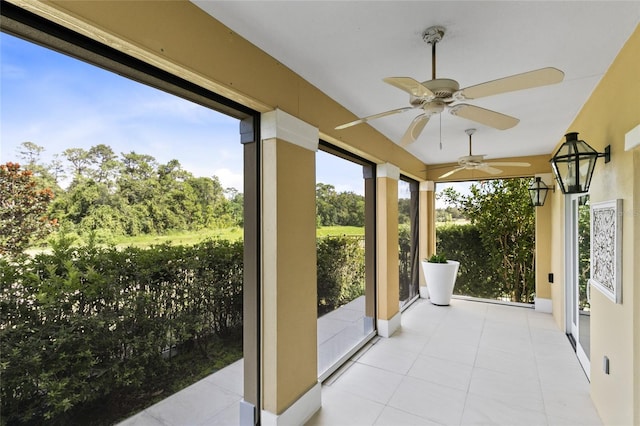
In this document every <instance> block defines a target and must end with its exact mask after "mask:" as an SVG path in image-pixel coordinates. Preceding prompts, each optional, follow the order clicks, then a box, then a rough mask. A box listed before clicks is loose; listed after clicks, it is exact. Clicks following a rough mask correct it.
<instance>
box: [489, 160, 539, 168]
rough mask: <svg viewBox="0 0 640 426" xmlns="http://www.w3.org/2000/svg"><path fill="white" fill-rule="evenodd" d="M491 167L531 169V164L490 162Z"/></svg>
mask: <svg viewBox="0 0 640 426" xmlns="http://www.w3.org/2000/svg"><path fill="white" fill-rule="evenodd" d="M485 164H489V165H491V166H501V167H530V166H531V164H530V163H525V162H522V161H489V162H488V163H485Z"/></svg>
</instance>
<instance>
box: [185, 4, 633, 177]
mask: <svg viewBox="0 0 640 426" xmlns="http://www.w3.org/2000/svg"><path fill="white" fill-rule="evenodd" d="M192 1H193V2H194V3H195V4H196V5H198V6H199V7H201V8H202V9H203V10H205V11H206V12H208V13H209V14H210V15H212V16H213V17H215V18H216V19H218V20H219V21H221V22H222V23H224V24H225V25H227V26H228V27H230V28H231V29H232V30H233V31H235V32H236V33H238V34H240V35H241V36H243V37H245V38H246V39H247V40H249V41H250V42H251V43H253V44H255V45H256V46H258V47H259V48H261V49H262V50H264V51H265V52H267V53H268V54H269V55H271V56H273V57H274V58H276V59H277V60H278V61H280V62H281V63H283V64H285V65H286V66H288V67H289V68H290V69H292V70H293V71H295V72H296V73H297V74H299V75H300V76H302V77H303V78H305V79H306V80H307V81H309V82H310V83H311V84H313V85H315V86H316V87H318V88H319V89H320V90H322V91H323V92H324V93H326V94H327V95H328V96H330V97H331V98H333V99H335V100H336V101H337V102H339V103H340V104H342V105H344V106H345V107H346V108H347V109H349V110H350V111H351V112H353V113H354V114H355V115H356V116H359V117H361V116H367V115H371V114H375V113H379V112H382V111H387V110H390V109H395V108H400V107H405V106H408V101H409V100H408V95H407V94H406V93H405V92H402V91H401V90H399V89H396V88H394V87H392V86H390V85H388V84H386V83H384V82H383V81H382V79H383V78H384V77H390V76H406V77H412V78H415V79H416V80H419V81H425V80H430V79H431V46H430V45H429V44H427V43H425V42H424V41H423V40H422V32H423V31H424V30H425V29H426V28H427V27H430V26H433V25H440V26H444V27H445V29H446V33H445V36H444V38H443V40H442V41H441V42H440V43H438V44H437V63H436V65H437V70H436V71H437V77H438V78H452V79H455V80H457V81H458V82H459V83H460V87H468V86H472V85H475V84H478V83H482V82H485V81H489V80H495V79H497V78H501V77H505V76H509V75H513V74H518V73H521V72H525V71H530V70H534V69H538V68H542V67H555V68H558V69H560V70H562V71H564V73H565V78H564V81H563V82H562V83H559V84H555V85H551V86H546V87H540V88H535V89H527V90H523V91H519V92H513V93H508V94H502V95H496V96H492V97H487V98H482V99H478V100H475V101H467V103H471V104H474V105H478V106H481V107H483V108H488V109H492V110H495V111H498V112H502V113H505V114H508V115H512V116H514V117H517V118H519V119H520V123H519V124H518V125H517V126H516V127H514V128H512V129H509V130H495V129H492V128H490V127H487V126H483V125H481V124H478V123H474V122H472V121H468V120H466V119H463V118H459V117H454V116H452V115H450V114H448V113H446V112H445V113H443V114H441V116H440V117H439V116H435V117H432V119H431V121H430V122H429V124H428V125H427V127H426V128H425V130H424V132H423V133H422V135H421V136H420V138H419V139H418V140H417V141H416V142H415V143H414V144H413V145H411V146H410V147H408V148H407V149H408V151H410V152H411V153H413V154H414V155H416V156H417V157H418V158H420V159H421V160H422V161H424V162H425V163H427V164H437V163H445V162H454V161H456V159H457V158H458V157H460V156H462V155H467V154H468V143H467V142H468V137H467V135H466V134H465V133H464V130H465V129H467V128H476V129H477V132H476V133H475V134H474V136H473V146H474V149H473V151H474V152H473V153H474V154H486V155H487V158H488V159H492V158H503V157H513V156H527V155H538V154H549V153H551V151H552V150H553V149H554V147H555V145H556V144H557V143H558V142H559V141H560V140H561V139H562V137H563V135H564V133H565V132H566V131H577V132H579V131H580V129H569V128H568V127H569V126H570V125H571V122H572V121H573V119H574V118H575V116H576V114H577V113H578V111H579V110H580V108H581V106H582V105H583V104H584V102H585V101H586V100H587V99H588V98H589V96H590V94H591V93H592V91H593V90H594V88H595V87H596V85H597V83H598V82H599V81H600V79H601V77H602V76H603V74H604V73H605V72H606V70H607V68H608V67H609V66H610V65H611V63H612V61H613V60H614V58H615V56H616V55H617V53H618V52H619V51H620V49H621V48H622V46H623V45H624V43H625V41H626V40H627V39H628V38H629V36H630V35H631V34H632V32H633V31H634V29H635V27H636V26H637V25H638V23H639V22H640V1H624V2H619V1H584V2H583V1H547V2H541V1H526V2H512V1H493V2H489V1H209V0H207V1H203V0H192ZM639 55H640V52H639ZM639 78H640V77H639ZM612 107H614V106H612ZM418 112H419V110H412V111H409V112H405V113H403V114H398V115H394V116H389V117H384V118H380V119H378V120H373V121H371V122H370V125H371V126H373V127H374V128H376V129H377V130H378V131H380V132H381V133H383V134H384V135H386V136H387V137H388V138H389V139H391V140H393V141H394V142H396V143H398V142H399V140H400V138H401V137H402V135H403V134H404V132H405V130H406V128H407V126H408V125H409V123H410V122H411V120H412V119H413V118H414V117H415V116H416V115H418ZM440 118H441V122H442V128H441V129H440ZM335 124H336V125H339V124H342V123H335ZM360 125H361V126H362V125H365V126H366V125H367V124H360ZM342 131H345V132H346V131H348V130H342ZM440 131H441V132H442V135H441V137H442V150H441V149H440V147H439V142H440Z"/></svg>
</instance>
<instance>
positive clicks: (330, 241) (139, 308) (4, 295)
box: [0, 237, 364, 424]
mask: <svg viewBox="0 0 640 426" xmlns="http://www.w3.org/2000/svg"><path fill="white" fill-rule="evenodd" d="M317 252H318V315H321V314H323V313H326V312H329V311H331V310H333V309H335V308H337V307H339V306H341V305H342V304H345V303H347V302H349V301H351V300H353V299H354V298H356V297H358V296H360V295H362V294H363V293H364V248H363V247H362V244H361V241H360V239H354V238H349V237H325V238H322V239H319V240H318V242H317ZM242 262H243V244H242V242H241V241H238V242H230V241H226V240H210V241H206V242H203V243H200V244H197V245H194V246H170V245H166V244H165V245H159V246H154V247H151V248H149V249H139V248H125V249H116V248H99V247H95V246H92V245H88V246H85V247H71V246H70V242H69V241H65V240H64V239H61V240H60V241H58V242H57V243H55V244H54V248H53V252H52V253H48V254H47V253H43V254H39V255H37V256H35V257H34V258H32V259H28V258H25V259H23V260H21V261H20V262H15V263H10V262H8V261H7V260H6V259H0V286H1V287H0V353H1V354H2V362H1V363H0V372H1V374H2V381H1V384H0V398H1V399H2V408H1V413H2V419H1V421H0V423H3V424H4V423H9V424H19V423H34V422H35V423H41V422H43V421H45V420H49V421H51V420H55V421H56V422H58V423H59V421H60V420H61V419H64V415H65V413H66V412H69V411H70V410H72V409H74V408H76V407H78V406H82V405H86V404H87V403H91V402H92V401H96V400H99V399H101V398H105V397H107V396H109V395H113V394H114V393H119V394H122V395H127V394H130V393H131V392H134V391H138V390H140V389H148V388H149V384H150V383H152V382H154V381H161V379H162V377H163V376H165V375H166V374H167V373H168V372H169V371H170V370H172V371H175V369H176V367H177V366H174V365H172V363H173V362H178V361H175V359H176V358H174V357H173V356H172V355H173V354H175V353H176V352H177V351H180V353H182V352H184V351H200V352H203V353H204V355H207V356H213V355H212V354H210V353H207V351H210V350H211V346H210V345H208V344H207V343H208V342H209V341H210V338H211V337H212V336H220V337H224V336H228V335H230V334H233V335H240V332H241V329H242V265H243V263H242Z"/></svg>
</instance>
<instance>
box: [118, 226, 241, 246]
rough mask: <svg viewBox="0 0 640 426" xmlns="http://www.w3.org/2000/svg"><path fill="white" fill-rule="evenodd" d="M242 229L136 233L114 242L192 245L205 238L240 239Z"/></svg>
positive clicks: (147, 244)
mask: <svg viewBox="0 0 640 426" xmlns="http://www.w3.org/2000/svg"><path fill="white" fill-rule="evenodd" d="M243 235H244V230H243V229H242V228H238V227H232V228H220V229H203V230H200V231H183V232H170V233H167V234H164V235H137V236H135V237H119V238H117V239H115V241H114V243H115V244H116V246H118V247H149V246H152V245H158V244H164V243H169V244H172V245H194V244H198V243H200V242H202V241H204V240H207V239H223V240H230V241H237V240H241V239H242V237H243Z"/></svg>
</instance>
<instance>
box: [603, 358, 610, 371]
mask: <svg viewBox="0 0 640 426" xmlns="http://www.w3.org/2000/svg"><path fill="white" fill-rule="evenodd" d="M602 370H603V371H604V374H609V357H608V356H605V357H604V358H603V359H602Z"/></svg>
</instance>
